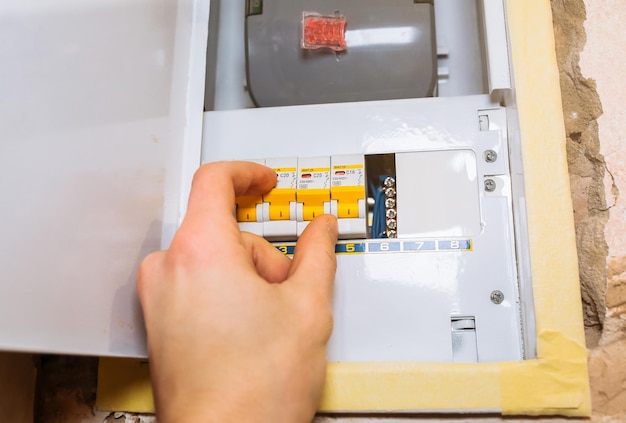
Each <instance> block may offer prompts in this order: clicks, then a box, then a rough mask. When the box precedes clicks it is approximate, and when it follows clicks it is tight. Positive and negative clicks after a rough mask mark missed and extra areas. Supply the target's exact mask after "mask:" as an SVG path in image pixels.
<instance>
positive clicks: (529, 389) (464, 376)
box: [97, 0, 591, 416]
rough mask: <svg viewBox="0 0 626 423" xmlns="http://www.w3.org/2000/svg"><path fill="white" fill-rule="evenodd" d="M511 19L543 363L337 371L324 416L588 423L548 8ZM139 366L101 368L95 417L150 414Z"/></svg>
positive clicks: (532, 7)
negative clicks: (456, 415) (555, 417)
mask: <svg viewBox="0 0 626 423" xmlns="http://www.w3.org/2000/svg"><path fill="white" fill-rule="evenodd" d="M507 9H508V10H507V11H508V17H509V19H508V30H509V33H510V40H511V51H512V61H513V68H514V70H515V71H514V76H515V86H516V93H517V94H516V95H517V104H518V112H519V123H520V132H521V136H522V144H523V156H524V172H525V184H526V190H527V198H526V201H527V211H528V220H529V223H528V227H529V238H530V252H531V264H532V279H533V296H534V302H535V314H536V321H537V333H538V336H537V355H538V358H537V359H534V360H526V361H521V362H508V363H479V364H452V363H410V362H404V363H331V364H330V365H329V367H328V377H327V381H326V388H325V391H324V396H323V400H322V406H321V409H322V410H323V411H395V412H397V411H421V412H424V411H443V410H449V411H452V410H460V411H463V410H466V411H467V410H482V411H501V412H502V413H503V414H507V415H516V414H519V415H546V414H560V415H565V416H589V415H590V414H591V400H590V393H589V381H588V376H587V358H586V350H585V347H584V345H585V339H584V331H583V323H582V313H581V310H582V306H581V300H580V290H579V289H580V288H579V281H578V267H577V257H576V247H575V246H576V243H575V237H574V226H573V216H572V211H571V197H570V191H569V177H568V173H567V160H566V153H565V132H564V129H563V116H562V110H561V97H560V91H559V79H558V69H557V67H556V60H555V53H554V33H553V27H552V15H551V10H550V1H549V0H538V1H521V0H508V1H507ZM546 181H549V182H550V183H546ZM546 198H549V199H550V200H549V201H550V204H549V207H546V203H545V201H546ZM555 227H558V228H559V231H556V232H555V231H554V228H555ZM126 362H128V363H126ZM133 362H134V363H138V361H137V360H132V359H128V360H121V361H120V359H109V358H103V359H101V364H100V372H99V380H98V396H97V406H98V407H99V408H101V409H105V410H124V411H143V412H150V411H153V410H154V408H153V405H152V396H151V393H150V391H149V389H148V388H149V387H148V381H149V379H148V377H149V376H148V373H147V371H146V369H145V366H144V367H143V368H142V367H141V366H139V365H137V364H132V363H133ZM131 370H132V371H133V372H134V373H132V372H131ZM133 374H135V375H136V376H137V378H138V379H134V378H133V377H132V375H133Z"/></svg>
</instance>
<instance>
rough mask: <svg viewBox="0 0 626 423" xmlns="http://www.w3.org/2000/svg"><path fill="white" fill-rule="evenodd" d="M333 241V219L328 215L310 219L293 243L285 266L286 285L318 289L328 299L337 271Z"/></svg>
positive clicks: (335, 238) (334, 222)
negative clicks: (292, 248) (289, 263)
mask: <svg viewBox="0 0 626 423" xmlns="http://www.w3.org/2000/svg"><path fill="white" fill-rule="evenodd" d="M336 243H337V219H336V218H335V217H334V216H331V215H322V216H319V217H316V218H315V219H313V221H312V222H311V223H309V225H308V226H307V227H306V229H305V230H304V232H303V233H302V235H301V236H300V238H299V239H298V243H297V244H296V250H295V251H294V255H293V262H292V264H291V267H290V269H289V279H290V280H291V282H290V284H293V283H295V284H297V285H301V286H303V288H304V289H310V290H312V291H317V292H320V293H321V294H323V295H324V296H325V297H326V298H328V299H329V300H330V299H331V298H332V294H333V283H334V281H335V272H336V271H337V257H336V256H335V244H336Z"/></svg>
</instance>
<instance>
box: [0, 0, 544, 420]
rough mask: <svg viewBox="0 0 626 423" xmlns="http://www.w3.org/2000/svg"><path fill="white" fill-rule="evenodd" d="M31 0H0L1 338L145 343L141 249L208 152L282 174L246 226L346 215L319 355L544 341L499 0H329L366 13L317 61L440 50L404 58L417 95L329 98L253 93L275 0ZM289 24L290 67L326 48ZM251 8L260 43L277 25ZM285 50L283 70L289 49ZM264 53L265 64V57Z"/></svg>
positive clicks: (152, 244) (117, 346)
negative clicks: (315, 48)
mask: <svg viewBox="0 0 626 423" xmlns="http://www.w3.org/2000/svg"><path fill="white" fill-rule="evenodd" d="M264 2H266V3H270V2H271V0H264ZM44 3H45V2H44V1H43V0H42V1H41V8H40V9H39V10H38V11H37V12H35V11H33V10H31V9H29V8H27V7H26V6H21V5H20V4H19V3H18V2H14V4H13V5H3V6H0V12H1V13H0V15H2V16H5V17H9V19H10V22H11V25H9V24H5V25H1V26H0V36H2V39H5V40H7V39H14V40H16V42H15V43H8V44H5V45H4V46H3V47H2V50H1V51H0V53H2V54H3V55H4V56H5V59H6V60H4V61H3V62H4V63H9V65H8V67H9V68H10V70H11V72H9V73H8V74H7V75H8V76H6V77H4V78H1V79H0V81H1V82H0V84H2V87H3V88H5V90H4V92H5V93H8V94H7V95H6V96H5V97H8V98H9V100H3V101H2V103H0V107H1V110H2V112H3V116H5V119H4V120H3V123H2V125H3V126H4V127H3V134H5V135H6V140H5V142H3V143H2V145H1V146H0V165H1V166H0V169H2V170H0V172H2V177H1V178H0V184H1V190H2V193H3V196H4V204H5V206H3V207H1V208H0V218H1V219H2V220H3V221H4V222H6V223H7V225H6V226H7V228H6V229H5V233H4V236H3V238H2V240H0V245H1V246H2V252H3V254H2V256H1V258H0V269H2V271H3V275H4V278H5V280H6V281H7V282H6V283H2V284H0V333H2V337H0V349H7V350H24V351H42V352H63V353H71V354H93V355H104V356H125V357H145V356H146V354H147V350H146V342H145V332H144V328H143V321H142V316H141V310H140V307H139V303H138V301H137V296H136V292H135V269H136V267H137V265H138V263H139V262H140V260H141V259H142V258H143V257H144V256H145V255H146V254H147V253H149V252H150V251H155V250H157V249H159V248H167V246H168V245H169V242H170V241H171V239H172V237H173V235H174V233H175V231H176V228H177V227H178V225H179V224H180V222H181V220H182V218H183V217H184V215H185V211H186V205H187V198H188V195H189V191H190V187H191V181H192V176H193V173H194V172H195V171H196V169H197V168H198V167H199V166H200V165H201V164H203V163H207V162H212V161H218V160H253V161H257V162H260V163H263V164H265V165H267V166H268V167H270V168H272V169H274V170H275V171H276V172H277V174H278V183H277V186H276V187H275V188H274V190H272V191H271V192H269V193H267V194H266V195H264V196H262V197H261V198H245V199H238V200H237V201H238V203H237V211H236V213H237V219H238V220H239V221H240V224H241V229H242V230H247V231H250V232H253V233H256V234H258V235H262V236H264V237H266V238H267V239H268V240H271V241H275V243H276V246H277V248H279V249H280V250H281V251H284V252H285V253H287V254H288V255H291V254H293V250H294V244H295V240H296V239H297V237H298V235H299V234H301V233H302V231H303V230H304V228H305V227H306V225H307V222H309V221H310V220H311V219H312V218H313V217H314V216H317V215H319V214H320V213H332V214H335V215H336V216H337V217H338V221H339V229H340V238H341V240H340V241H339V242H338V244H337V246H336V253H337V260H338V270H337V276H336V280H335V295H334V304H333V310H334V318H335V327H334V332H333V335H332V338H331V340H330V344H329V352H328V354H329V360H330V361H331V362H332V363H376V362H420V361H421V362H424V361H426V362H438V363H455V362H474V363H494V362H511V361H522V360H526V359H531V358H534V357H535V354H536V351H535V341H536V340H535V326H534V324H535V323H534V310H533V297H532V281H531V278H530V264H529V253H528V242H527V241H528V240H527V233H526V210H525V193H524V179H523V176H524V175H523V171H522V166H521V145H520V135H519V128H518V117H517V109H516V103H515V96H514V95H513V94H514V92H513V86H512V83H511V69H510V65H509V50H508V45H507V29H506V24H505V22H506V15H505V8H504V3H503V0H480V1H479V0H435V1H434V2H432V4H431V3H430V2H421V1H419V2H411V1H408V2H406V4H405V5H404V6H403V7H407V8H409V7H415V8H419V9H420V10H421V11H422V12H419V13H416V16H417V15H419V19H420V20H421V19H424V22H422V23H421V24H420V25H421V26H416V27H413V26H411V25H409V24H408V23H406V22H404V21H402V22H400V23H399V24H398V25H396V26H394V25H393V21H391V23H385V24H380V23H377V25H379V26H378V27H372V28H367V25H366V22H367V19H365V17H367V16H368V13H369V14H370V16H377V17H379V15H378V14H376V11H377V10H378V9H379V8H381V7H382V8H384V7H385V5H384V3H385V2H384V1H383V0H381V1H378V2H377V1H373V0H369V1H367V2H359V1H357V0H354V1H349V0H342V1H338V2H337V4H339V6H337V7H338V8H339V9H341V10H340V12H341V16H343V17H345V19H346V20H347V25H348V26H347V27H346V28H348V29H349V28H350V27H349V25H350V22H351V19H353V20H354V21H355V22H358V23H359V27H358V29H356V30H358V31H361V32H359V33H356V32H352V33H351V35H350V36H347V37H346V40H345V41H346V46H347V47H346V50H345V52H343V53H335V52H333V53H332V54H331V55H330V56H329V55H326V56H324V60H325V61H326V62H328V65H329V66H331V65H332V66H335V65H337V63H335V62H338V63H339V65H337V66H341V65H342V63H341V62H342V60H343V63H348V64H350V63H352V61H353V59H355V60H356V58H355V56H357V54H356V53H354V54H353V56H350V53H351V49H352V51H357V50H358V49H360V50H358V52H359V56H358V58H359V59H358V60H356V61H355V63H362V62H361V60H364V61H365V62H367V60H374V61H375V60H377V58H379V57H381V56H377V54H381V53H380V51H382V52H385V51H387V50H389V49H394V48H397V49H399V50H401V51H409V52H412V51H413V50H414V49H413V48H412V47H411V46H415V45H420V46H421V47H420V49H419V51H421V52H423V54H425V55H427V56H428V57H425V58H424V60H429V61H431V62H432V63H431V64H432V66H430V65H429V67H428V69H426V68H424V69H421V67H419V66H417V65H416V66H413V67H407V70H406V71H407V72H412V71H413V70H415V69H417V68H418V67H419V68H420V69H421V70H420V71H419V73H420V74H424V75H425V76H424V78H425V79H424V81H426V82H424V83H423V84H421V85H419V87H420V89H419V91H420V93H418V94H415V93H414V92H411V94H410V95H406V96H403V95H399V94H398V90H395V91H394V92H395V94H394V95H391V97H389V98H386V97H385V96H384V95H381V94H380V92H382V91H384V89H385V87H378V86H377V87H376V94H375V95H374V97H372V98H360V97H359V95H360V94H361V93H360V92H359V93H357V94H359V95H356V96H355V97H342V96H343V95H345V93H343V94H341V92H342V91H341V90H338V91H337V92H335V93H333V96H331V97H332V98H330V97H329V98H330V99H328V100H327V101H325V100H324V95H322V94H323V93H316V92H313V91H315V90H311V87H310V86H309V85H307V90H308V91H306V93H307V95H309V97H307V100H306V101H304V100H303V101H300V100H302V98H300V97H298V98H299V100H297V101H296V100H294V101H293V102H292V103H289V101H290V100H289V99H290V98H292V97H290V96H293V95H296V94H293V93H290V94H289V95H285V96H283V97H281V98H280V99H279V100H280V101H278V103H277V104H281V106H280V107H255V102H254V101H253V98H252V97H251V96H250V91H251V89H250V88H251V87H250V86H249V84H250V82H251V81H253V83H254V84H255V87H256V86H258V84H259V79H258V78H257V77H258V76H259V74H257V73H256V72H257V71H256V70H255V69H256V68H255V67H252V68H251V67H250V61H251V59H250V55H255V54H257V53H259V52H258V51H254V52H252V53H251V52H250V51H249V50H250V48H251V46H252V45H256V44H254V43H251V41H250V40H249V39H247V38H246V37H247V36H248V35H249V34H248V33H247V32H246V31H249V30H250V26H251V25H260V24H259V20H260V17H263V19H267V20H268V21H270V22H271V21H272V19H271V18H272V16H270V15H269V13H271V11H272V10H275V9H276V8H275V7H269V6H268V7H266V8H265V9H264V11H263V10H260V11H259V10H256V9H254V8H253V9H251V7H252V6H250V4H251V3H247V4H246V2H244V1H238V2H236V1H231V0H221V1H220V0H180V1H179V2H178V3H177V5H176V6H174V3H173V2H170V1H166V0H163V1H148V0H145V1H139V2H132V4H130V3H128V4H127V3H123V2H121V3H120V2H114V1H105V0H100V1H98V2H96V3H93V2H90V3H89V4H85V3H83V2H77V1H74V0H62V1H61V2H60V3H59V2H57V3H56V4H55V7H54V8H52V7H48V6H45V5H44ZM261 3H262V2H261ZM278 3H280V2H278ZM278 3H276V4H278ZM330 3H333V4H334V3H335V2H329V1H326V0H324V1H321V0H320V3H319V6H320V10H319V11H317V10H311V8H313V6H315V2H313V1H311V2H307V4H306V6H307V9H306V10H304V9H303V10H301V11H300V12H320V14H322V15H323V14H324V13H326V14H328V13H330V14H333V13H334V11H331V12H327V11H326V12H325V11H324V10H326V9H328V8H329V7H330V6H328V5H329V4H330ZM272 4H273V6H275V4H274V3H272ZM295 4H296V2H292V4H291V6H290V9H289V17H288V18H287V19H292V18H291V16H292V15H294V14H293V13H291V12H293V11H292V10H291V9H293V8H296V6H295ZM298 4H299V3H298ZM322 6H324V7H322ZM66 8H67V9H69V8H71V10H73V11H74V12H73V14H72V16H70V15H69V14H63V13H62V12H60V11H62V10H64V9H66ZM322 9H324V10H322ZM298 10H299V9H298ZM411 10H412V11H416V10H417V9H411ZM284 12H285V13H287V11H284ZM396 12H397V11H396ZM264 13H267V14H265V15H264ZM295 15H297V16H299V17H298V19H303V17H302V16H303V15H302V13H299V12H298V13H295ZM295 15H294V16H295ZM338 15H339V14H337V15H336V16H338ZM389 15H390V16H391V18H390V19H392V20H393V19H394V18H393V16H394V13H390V14H389ZM403 15H404V16H402V19H407V17H406V16H410V15H405V14H403ZM333 16H335V15H333ZM380 16H382V15H380ZM331 17H332V16H331ZM247 18H248V19H252V18H255V21H254V23H253V22H252V21H249V22H248V23H247V22H246V19H247ZM396 18H397V19H400V17H396ZM2 19H4V18H0V21H1V20H2ZM402 19H400V20H402ZM416 19H417V18H416ZM420 22H421V21H420ZM5 23H6V22H5ZM34 23H37V25H35V24H34ZM247 24H249V26H246V25H247ZM300 25H302V23H301V22H300V21H298V22H295V23H294V22H291V23H290V26H289V28H291V29H289V30H288V33H289V34H291V35H292V36H293V37H294V38H293V39H290V40H289V41H288V42H286V44H285V45H288V48H289V49H294V48H295V49H296V50H294V51H295V52H296V53H297V54H295V56H294V55H293V54H291V53H293V51H291V50H290V51H291V53H289V54H285V56H284V57H292V58H293V57H296V58H297V65H298V69H300V68H301V67H302V66H306V63H311V61H312V60H316V59H317V58H319V57H318V56H306V58H304V59H303V58H302V57H300V56H299V55H300V54H301V53H302V54H305V53H303V52H302V51H301V50H300V49H301V45H302V44H301V43H302V40H301V39H300V38H299V37H300V36H301V33H300V31H299V30H298V31H295V32H294V30H293V28H301V27H300ZM385 25H386V26H385ZM31 27H32V28H37V29H36V30H35V32H36V35H37V37H36V38H37V39H36V40H34V39H33V35H32V33H31V32H30V31H31ZM261 27H262V28H261V29H259V28H257V29H256V30H258V31H261V30H263V31H265V32H264V34H263V35H264V37H265V38H263V39H264V40H266V41H265V42H267V43H270V42H271V40H272V34H271V33H266V32H267V31H270V32H271V30H272V27H271V26H268V25H265V26H263V25H261ZM381 28H383V29H385V28H387V30H385V31H382V32H381V31H379V30H380V29H381ZM389 28H391V29H389ZM398 28H400V29H398ZM416 28H417V29H416ZM420 28H422V29H423V28H428V30H426V29H423V30H422V29H420ZM87 29H88V30H87ZM281 31H282V29H281ZM368 31H369V32H368ZM76 34H81V36H76ZM389 34H391V35H389ZM401 34H405V35H401ZM406 34H408V35H406ZM280 35H281V37H282V36H283V35H284V34H283V33H282V32H280ZM420 37H424V38H420ZM275 38H280V37H278V36H276V37H275ZM26 41H28V42H26ZM282 41H284V40H282V38H281V43H282ZM422 41H423V42H422ZM246 42H248V47H247V48H246ZM368 43H369V44H368ZM433 43H435V44H434V45H435V47H433ZM366 44H367V45H369V47H371V51H372V52H374V53H372V54H374V55H373V56H372V57H369V56H368V55H367V54H365V53H364V51H365V50H367V49H365V47H363V46H364V45H366ZM282 45H283V44H280V43H278V42H277V44H276V45H275V46H274V47H276V48H277V49H279V48H282V47H280V46H282ZM294 46H295V47H294ZM394 46H395V47H394ZM429 46H430V47H429ZM257 47H258V46H257ZM270 47H272V46H267V45H263V48H264V49H267V50H263V51H265V52H268V51H273V50H272V48H270ZM431 47H433V48H431ZM285 48H287V47H285ZM385 49H387V50H385ZM306 54H309V53H308V52H307V53H306ZM335 54H337V56H335ZM341 54H343V55H344V56H341ZM361 54H363V55H362V56H361ZM281 57H283V56H282V55H280V54H279V55H278V58H277V59H276V60H277V62H276V63H274V64H275V65H276V67H277V69H278V68H280V69H283V68H285V67H286V66H288V65H289V63H291V62H288V63H281V62H280V60H282V59H281ZM303 57H304V56H303ZM320 57H321V56H320ZM385 57H386V56H385ZM420 57H421V56H420ZM257 58H258V57H257ZM329 58H330V59H332V60H329ZM266 59H268V58H267V57H264V58H263V60H264V62H263V63H261V64H259V66H258V67H261V68H263V71H259V72H261V75H265V77H263V78H268V77H269V76H268V73H270V72H269V71H268V69H272V63H267V62H266V61H265V60H266ZM300 59H302V60H300ZM413 59H415V58H413ZM413 59H411V60H409V59H408V58H407V63H409V62H410V63H411V64H416V63H417V62H416V61H415V60H413ZM285 60H292V59H285ZM294 60H295V59H294ZM255 63H257V62H255ZM429 63H430V62H429ZM418 64H419V63H418ZM356 66H357V67H362V66H360V65H356ZM388 66H389V68H390V69H391V68H393V69H394V71H397V69H399V68H401V66H399V63H396V62H394V63H388ZM362 70H363V72H366V71H367V69H362ZM429 70H432V72H430V71H429ZM435 70H436V72H435ZM5 72H6V71H5ZM251 72H252V73H253V75H252V76H251V75H250V73H251ZM277 72H278V71H277ZM40 74H43V76H44V77H43V78H40ZM307 75H309V74H307ZM311 75H313V76H311ZM311 75H309V76H308V77H307V78H314V77H315V76H314V73H311ZM342 75H344V74H342ZM344 76H345V75H344ZM402 76H403V77H407V78H408V79H407V81H411V80H412V79H415V78H414V77H415V75H413V74H409V75H402ZM272 77H276V78H278V77H279V75H278V74H276V75H272ZM289 77H290V78H291V79H288V80H287V82H289V81H292V82H293V81H295V80H296V79H297V80H298V81H299V83H302V80H301V78H300V79H298V78H295V79H294V78H293V75H289ZM263 78H261V79H260V80H261V81H262V80H263ZM359 78H363V80H367V78H368V75H365V74H364V75H359ZM51 81H54V83H52V82H51ZM281 81H282V80H279V81H278V82H277V81H273V85H272V86H281V84H282V82H281ZM327 82H328V81H327ZM331 82H332V81H331ZM383 82H384V81H383ZM401 82H402V84H405V83H406V81H404V80H403V81H401ZM435 82H436V84H435ZM346 84H347V82H346ZM348 85H349V84H348ZM285 86H287V84H286V83H285ZM290 87H291V86H290ZM431 88H432V89H431ZM270 91H271V90H270ZM347 91H349V90H347ZM400 91H401V90H400ZM257 92H259V91H258V89H257ZM312 92H313V94H319V96H317V95H313V96H311V93H312ZM414 94H415V95H414ZM253 96H254V92H253ZM263 97H264V98H270V97H271V93H268V92H264V93H263ZM296 97H297V95H296ZM311 98H313V100H311ZM344 98H346V99H347V100H343V99H344ZM318 100H319V101H318ZM355 100H368V101H355ZM369 100H375V101H369ZM273 101H274V99H272V100H268V102H269V103H268V104H270V105H273V104H274V103H273ZM257 103H259V101H258V99H257ZM303 103H306V104H303ZM289 104H293V105H289ZM346 170H350V171H351V173H350V174H349V175H352V176H350V177H348V176H346V175H348V174H347V173H346ZM341 172H344V173H341ZM318 182H319V184H318ZM309 183H310V184H311V185H310V186H309ZM344 188H347V189H344ZM390 189H393V190H390ZM387 199H390V200H393V201H385V200H387ZM383 202H384V205H383ZM6 205H10V206H9V207H7V206H6ZM381 213H382V214H381ZM376 225H378V226H376ZM376 228H379V229H380V230H379V229H376ZM16 321H19V322H20V323H19V324H18V325H16V324H15V322H16ZM334 411H342V410H334Z"/></svg>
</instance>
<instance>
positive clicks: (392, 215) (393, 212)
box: [386, 209, 397, 219]
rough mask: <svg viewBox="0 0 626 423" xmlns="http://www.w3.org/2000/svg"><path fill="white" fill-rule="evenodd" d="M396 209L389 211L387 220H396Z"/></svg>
mask: <svg viewBox="0 0 626 423" xmlns="http://www.w3.org/2000/svg"><path fill="white" fill-rule="evenodd" d="M396 214H397V213H396V209H387V213H386V215H387V218H388V219H395V218H396Z"/></svg>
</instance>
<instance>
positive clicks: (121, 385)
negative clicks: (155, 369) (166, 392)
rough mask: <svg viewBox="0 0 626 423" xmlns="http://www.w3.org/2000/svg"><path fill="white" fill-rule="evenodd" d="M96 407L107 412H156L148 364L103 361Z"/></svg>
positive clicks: (102, 359)
mask: <svg viewBox="0 0 626 423" xmlns="http://www.w3.org/2000/svg"><path fill="white" fill-rule="evenodd" d="M96 407H97V408H98V409H99V410H107V411H128V412H137V413H141V412H143V413H152V412H154V400H153V399H152V389H151V387H150V368H149V366H148V362H147V360H139V359H131V358H112V357H103V358H101V359H100V363H99V365H98V389H97V392H96Z"/></svg>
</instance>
